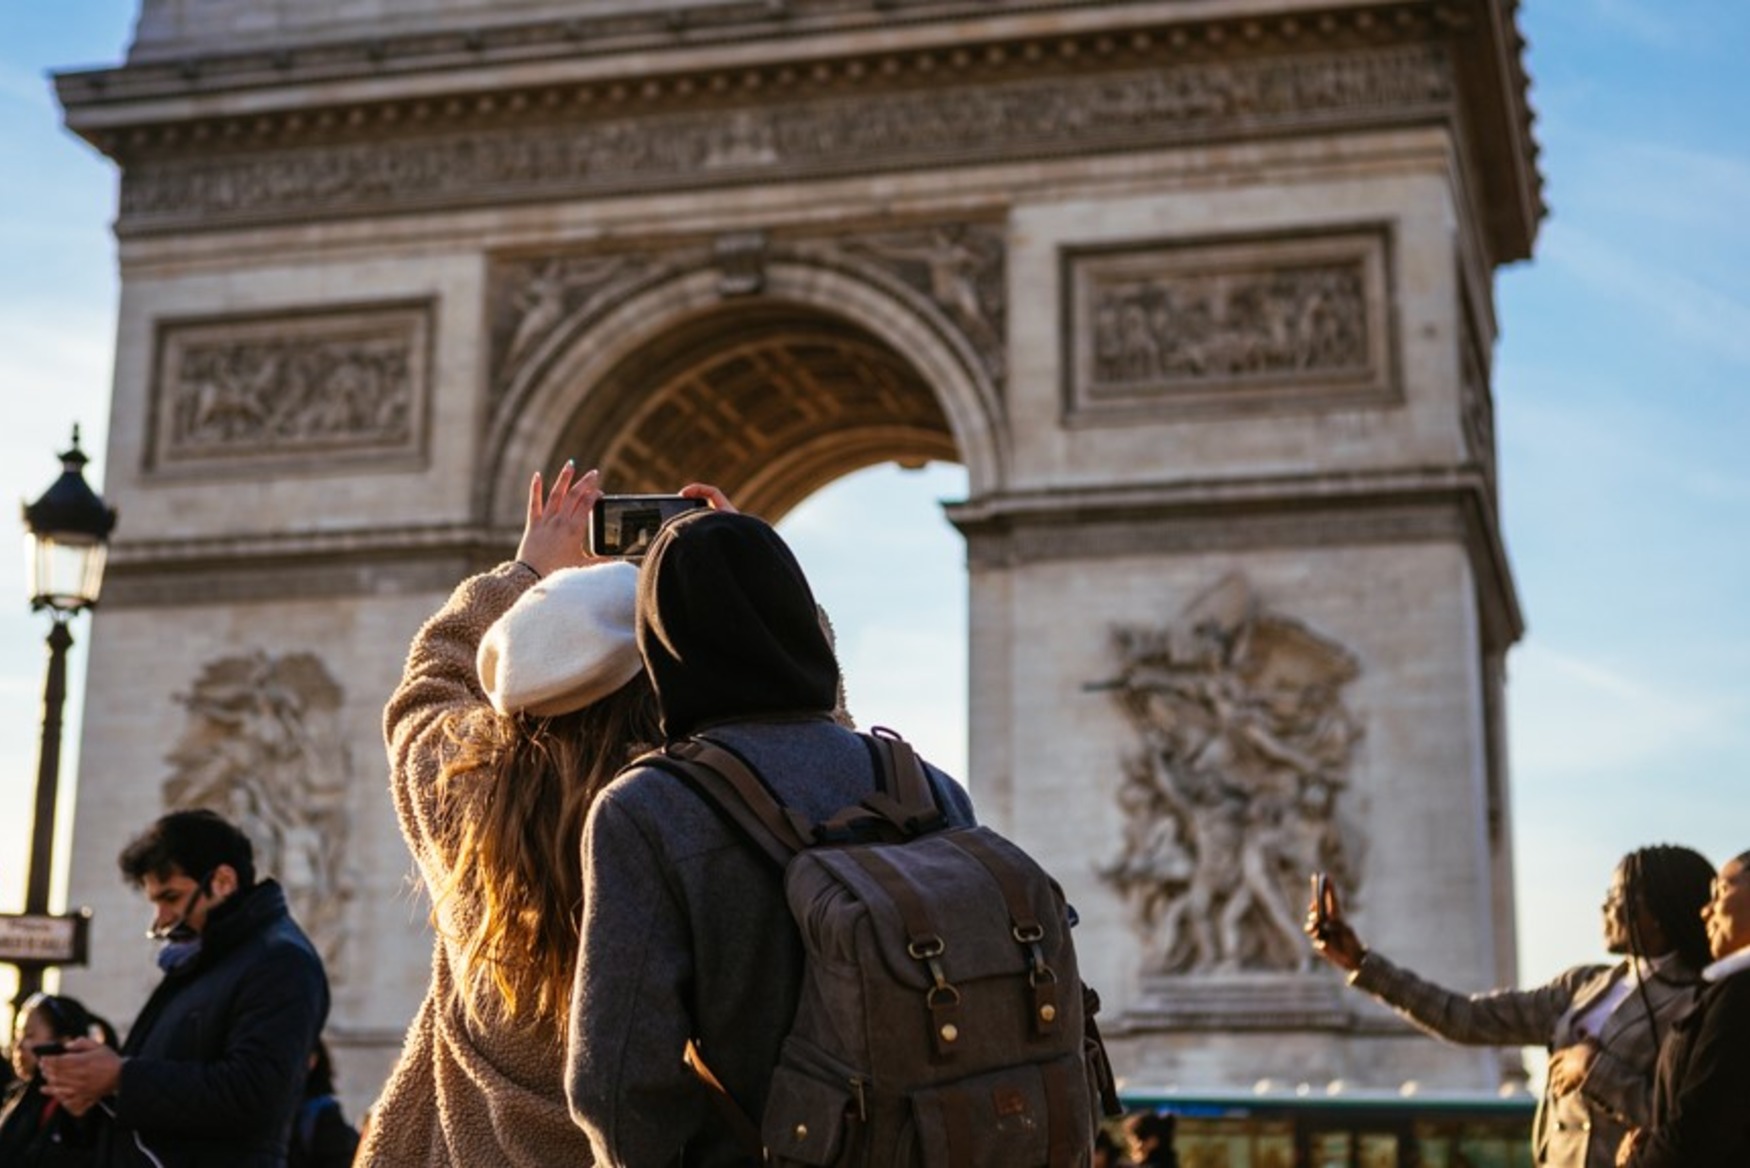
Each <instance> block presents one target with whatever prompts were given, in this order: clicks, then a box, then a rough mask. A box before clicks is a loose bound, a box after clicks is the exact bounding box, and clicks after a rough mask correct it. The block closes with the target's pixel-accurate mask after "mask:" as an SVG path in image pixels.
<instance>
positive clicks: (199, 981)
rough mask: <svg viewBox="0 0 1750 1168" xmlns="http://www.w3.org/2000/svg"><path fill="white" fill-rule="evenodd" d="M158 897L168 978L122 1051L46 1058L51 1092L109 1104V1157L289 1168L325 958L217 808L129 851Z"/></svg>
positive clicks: (179, 816) (95, 1049) (80, 1108)
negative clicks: (260, 873)
mask: <svg viewBox="0 0 1750 1168" xmlns="http://www.w3.org/2000/svg"><path fill="white" fill-rule="evenodd" d="M120 864H121V869H122V874H123V875H124V876H125V877H126V878H127V879H128V880H129V881H130V882H132V883H134V884H136V885H138V886H139V887H140V888H141V889H142V890H143V891H144V892H145V894H146V897H147V899H148V900H150V901H151V903H152V906H153V910H154V918H153V922H152V927H151V929H149V930H148V935H149V936H151V937H153V938H154V939H157V940H160V941H163V942H165V945H164V948H163V949H162V950H161V951H160V952H159V955H158V964H159V966H160V967H161V968H163V970H164V979H163V980H162V981H161V982H159V983H158V987H157V988H156V989H155V990H153V991H152V996H151V997H150V998H149V999H147V1001H146V1005H145V1006H144V1008H143V1009H141V1011H140V1014H139V1017H137V1018H136V1019H135V1020H134V1024H133V1026H132V1027H130V1028H129V1030H128V1037H127V1041H126V1042H125V1043H124V1044H123V1045H122V1049H121V1052H120V1054H117V1053H116V1052H115V1051H113V1050H111V1049H109V1048H108V1047H106V1046H103V1045H102V1044H101V1043H98V1042H94V1041H92V1040H90V1039H78V1040H76V1041H74V1042H70V1043H68V1044H67V1046H68V1052H67V1053H66V1054H63V1055H56V1056H49V1057H45V1058H43V1059H42V1060H41V1061H42V1067H43V1075H44V1079H45V1080H46V1082H47V1084H48V1088H47V1089H48V1094H49V1095H50V1096H52V1097H53V1098H55V1099H57V1100H59V1101H60V1102H61V1104H62V1105H63V1106H65V1107H66V1108H67V1110H68V1111H70V1112H72V1113H73V1114H75V1115H83V1114H86V1113H87V1112H89V1111H91V1110H92V1109H93V1108H98V1107H101V1108H102V1110H103V1111H105V1112H106V1113H107V1114H108V1115H109V1116H110V1117H111V1118H112V1120H113V1122H112V1123H109V1124H106V1125H104V1131H103V1133H102V1135H101V1137H100V1139H99V1143H98V1149H97V1157H96V1163H97V1164H99V1165H106V1166H108V1165H114V1166H117V1168H119V1166H121V1165H129V1166H133V1165H139V1164H142V1163H152V1162H160V1163H164V1164H177V1165H184V1166H188V1168H197V1166H198V1168H205V1166H211V1168H219V1166H221V1165H223V1166H224V1168H281V1166H283V1165H284V1164H285V1161H286V1144H287V1141H288V1140H289V1139H290V1136H291V1130H292V1120H293V1118H294V1116H296V1114H297V1112H298V1106H299V1103H300V1101H301V1100H302V1098H303V1094H304V1091H303V1087H304V1077H305V1070H306V1060H307V1059H308V1057H309V1054H310V1051H311V1050H312V1049H314V1047H315V1045H316V1040H317V1037H318V1036H319V1035H320V1034H321V1032H322V1026H323V1023H324V1022H326V1020H327V1017H328V979H327V976H326V974H325V973H324V972H323V968H322V959H321V958H320V957H319V956H317V953H316V949H315V947H314V946H312V945H311V944H310V941H309V938H307V937H305V936H304V933H303V931H302V930H301V929H299V928H298V926H297V925H296V924H295V923H294V922H293V921H292V918H291V916H290V914H289V913H288V912H287V910H286V898H285V893H284V891H283V890H282V889H281V888H280V886H279V885H278V884H277V883H275V882H274V881H272V880H262V881H259V882H258V881H257V880H256V878H255V851H254V848H253V846H252V845H251V844H250V842H249V837H248V836H246V835H244V834H243V833H242V832H241V831H240V830H238V829H237V827H236V826H234V825H233V824H231V823H229V822H227V821H226V820H225V819H223V818H221V817H220V816H219V815H217V814H215V813H214V812H211V811H206V810H193V811H173V812H171V813H170V814H168V815H165V816H163V817H162V818H160V819H159V820H158V821H157V822H156V823H154V824H153V825H152V826H151V827H150V828H149V829H148V830H147V831H146V832H145V833H144V834H143V835H141V836H140V837H139V838H138V839H136V840H134V841H133V842H132V843H130V844H129V845H128V846H127V847H126V848H125V849H123V851H122V854H121V858H120Z"/></svg>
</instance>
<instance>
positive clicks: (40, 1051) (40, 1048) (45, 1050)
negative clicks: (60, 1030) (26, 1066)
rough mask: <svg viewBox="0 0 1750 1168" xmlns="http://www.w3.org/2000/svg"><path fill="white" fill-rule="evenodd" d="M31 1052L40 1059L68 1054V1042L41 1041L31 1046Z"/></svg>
mask: <svg viewBox="0 0 1750 1168" xmlns="http://www.w3.org/2000/svg"><path fill="white" fill-rule="evenodd" d="M30 1053H31V1054H34V1055H35V1056H36V1057H37V1058H39V1059H40V1058H53V1057H55V1056H56V1055H58V1054H66V1053H67V1044H66V1043H64V1042H39V1043H37V1044H36V1045H35V1046H33V1047H31V1048H30Z"/></svg>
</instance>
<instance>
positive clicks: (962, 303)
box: [853, 223, 1006, 381]
mask: <svg viewBox="0 0 1750 1168" xmlns="http://www.w3.org/2000/svg"><path fill="white" fill-rule="evenodd" d="M853 246H854V248H855V249H856V250H858V251H862V252H865V253H867V254H868V255H870V256H872V257H873V258H875V259H876V260H878V261H882V262H884V264H885V266H888V267H890V268H892V269H893V270H894V271H895V273H896V274H897V275H899V276H900V278H901V279H903V280H905V281H906V282H907V283H908V284H911V285H913V286H914V287H916V288H918V289H919V290H920V291H923V292H924V293H926V294H927V295H928V296H929V298H930V299H931V300H933V301H934V302H935V303H936V304H937V305H938V306H939V307H940V308H942V309H943V310H944V311H945V312H946V313H947V314H948V316H949V318H950V319H951V320H952V321H953V322H954V323H955V324H956V325H958V326H959V327H960V329H961V330H962V331H963V332H964V333H965V335H966V339H967V340H969V341H970V342H972V345H973V348H974V349H975V350H976V351H977V352H978V353H979V355H980V356H981V357H982V358H983V360H984V361H985V363H986V366H987V368H988V369H989V370H990V372H991V374H992V376H993V377H994V378H995V379H996V380H999V381H1000V380H1001V379H1002V377H1003V370H1004V363H1005V346H1006V338H1005V336H1004V327H1005V326H1004V315H1005V314H1004V288H1003V264H1004V257H1005V248H1004V243H1003V238H1002V233H1001V231H1000V229H997V228H990V227H973V226H970V225H968V224H964V223H954V224H949V225H948V226H945V227H936V228H932V229H930V230H927V231H908V232H893V233H889V234H883V235H870V236H865V237H862V238H859V239H857V240H856V241H855V242H854V245H853Z"/></svg>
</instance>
